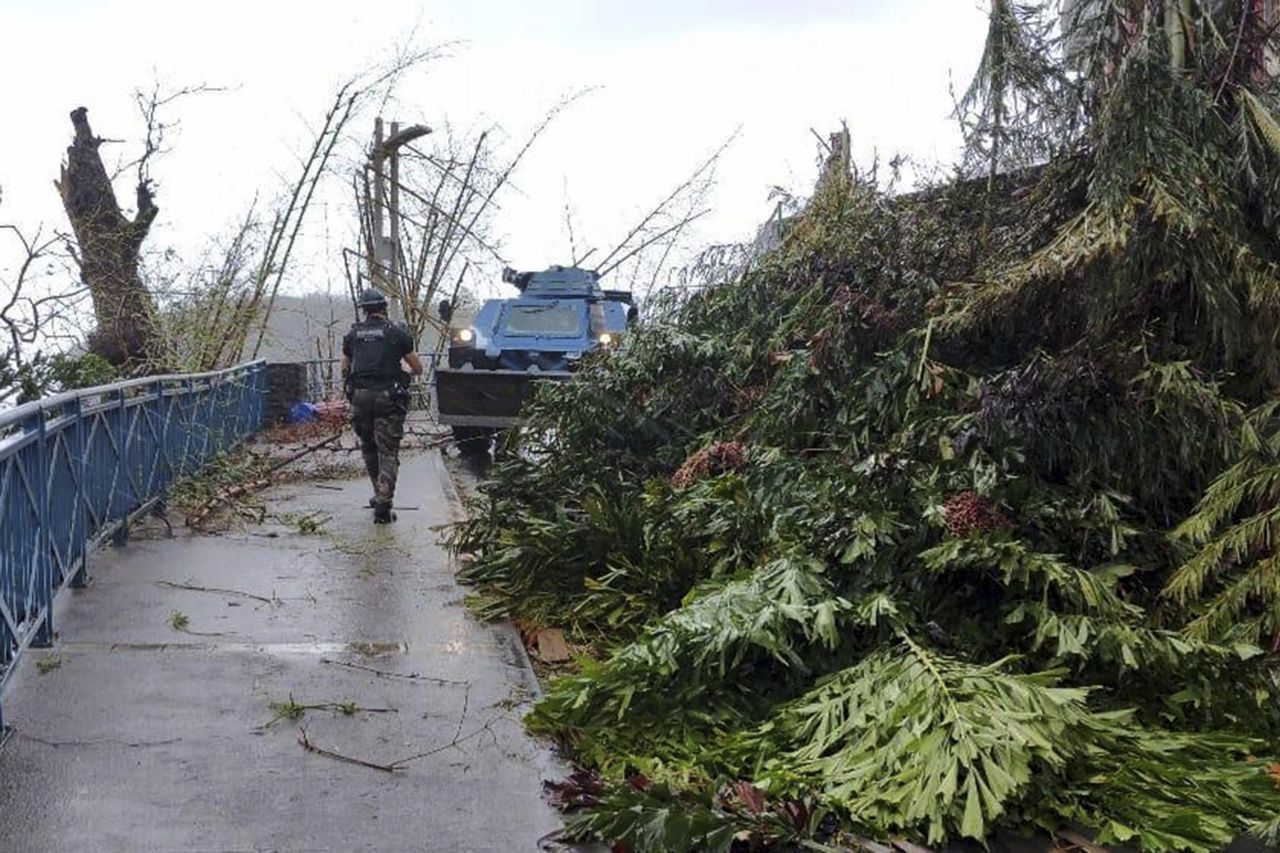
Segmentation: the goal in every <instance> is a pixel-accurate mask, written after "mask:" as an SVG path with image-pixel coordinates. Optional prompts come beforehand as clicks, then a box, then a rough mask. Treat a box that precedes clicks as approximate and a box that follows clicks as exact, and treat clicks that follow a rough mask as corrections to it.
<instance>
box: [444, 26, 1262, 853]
mask: <svg viewBox="0 0 1280 853" xmlns="http://www.w3.org/2000/svg"><path fill="white" fill-rule="evenodd" d="M996 5H997V6H998V7H999V8H1000V10H1003V11H1001V12H1000V14H1001V15H1002V16H1003V17H1002V18H1001V19H1000V21H998V22H996V23H998V24H999V25H1000V27H1002V28H1007V27H1010V26H1018V25H1019V23H1018V22H1019V21H1020V20H1024V19H1025V15H1026V14H1028V13H1027V10H1026V8H1024V7H1026V6H1027V4H1017V9H1016V10H1015V11H1016V14H1010V9H1011V8H1012V7H1013V6H1014V4H1012V3H999V4H996ZM1081 5H1088V4H1081ZM1162 5H1163V4H1158V3H1155V2H1151V3H1109V4H1095V6H1096V7H1097V8H1099V9H1100V8H1101V7H1102V6H1106V9H1105V10H1103V11H1101V12H1099V15H1098V16H1097V17H1096V18H1090V19H1089V27H1088V28H1087V29H1086V30H1085V31H1083V32H1085V33H1086V37H1087V39H1095V38H1096V40H1097V41H1087V43H1086V44H1085V45H1084V46H1083V47H1079V46H1078V49H1079V50H1080V51H1083V52H1082V53H1081V54H1080V62H1081V63H1084V64H1085V65H1087V66H1088V67H1090V68H1095V69H1097V70H1096V74H1095V76H1094V77H1090V78H1087V79H1084V80H1082V81H1081V85H1082V89H1081V91H1080V92H1079V97H1080V101H1079V105H1080V106H1079V109H1080V110H1082V111H1083V112H1082V113H1081V116H1080V117H1081V118H1082V121H1083V123H1082V124H1080V125H1079V126H1076V125H1074V124H1073V125H1072V127H1071V129H1070V131H1069V132H1070V134H1071V135H1070V137H1069V138H1060V139H1058V140H1057V141H1058V142H1060V143H1063V144H1062V145H1060V146H1049V148H1050V149H1052V151H1053V152H1054V153H1055V156H1054V157H1053V158H1052V159H1051V160H1050V161H1048V162H1047V163H1044V164H1042V165H1041V166H1038V167H1036V168H1034V169H1028V170H1024V171H1021V172H1012V171H1011V172H1000V171H999V170H994V171H993V170H992V169H991V164H992V163H993V162H996V161H997V160H998V161H999V162H1000V163H1004V162H1005V154H1002V153H1000V152H998V151H996V150H995V149H994V148H992V147H986V148H983V149H981V150H980V152H979V153H981V154H983V155H984V156H982V157H981V158H980V163H981V165H982V166H983V168H982V177H980V178H977V179H966V178H964V177H963V176H962V177H961V178H959V179H957V180H954V181H952V182H949V183H946V184H943V185H940V186H936V187H931V188H927V189H924V190H921V191H918V192H914V193H911V194H895V193H893V192H890V191H886V190H885V188H884V186H883V185H882V184H881V182H880V181H879V180H878V179H877V176H876V174H875V172H874V171H872V172H869V173H867V172H862V173H859V172H848V171H844V170H840V169H837V170H834V171H830V170H829V171H828V173H827V174H826V175H824V177H823V179H822V180H821V181H820V184H819V189H818V190H817V192H816V193H815V195H814V197H813V198H812V199H811V200H810V201H809V203H808V206H807V207H806V208H805V210H804V211H803V212H802V213H801V214H799V215H797V216H796V217H794V218H793V219H791V220H790V221H788V222H787V224H786V227H785V229H783V230H784V233H783V237H782V242H781V245H780V246H778V248H776V249H775V250H773V251H772V252H770V253H768V254H767V255H765V256H763V257H761V258H759V259H757V260H756V261H755V262H754V263H753V265H752V267H751V268H750V269H749V270H748V271H746V272H745V273H743V274H742V275H741V276H740V277H738V278H737V279H736V280H730V281H725V282H723V283H720V284H717V285H715V286H712V287H709V288H706V289H703V290H699V291H697V292H695V293H692V294H678V295H668V296H667V297H665V298H664V300H660V304H659V305H657V306H655V307H654V308H653V309H652V310H651V311H650V312H649V316H652V317H653V321H652V322H651V323H649V324H648V325H647V327H646V328H644V329H641V330H637V331H636V332H635V333H634V334H633V335H631V336H630V338H629V346H628V350H627V352H625V353H623V354H620V355H614V356H612V357H610V358H607V359H601V360H599V361H597V362H595V363H592V364H590V365H587V366H586V367H585V368H584V370H583V373H582V375H581V377H580V381H575V382H571V383H562V384H557V385H549V386H547V387H545V388H543V389H540V390H539V393H538V396H537V398H536V399H535V400H534V401H533V402H532V404H531V406H530V408H529V409H528V410H527V414H528V418H527V421H526V423H525V426H524V427H523V428H522V429H521V430H520V432H519V434H518V435H516V436H514V437H513V440H512V443H511V447H512V448H513V449H514V450H515V451H516V452H514V453H510V454H508V455H507V456H506V457H505V458H503V459H501V460H499V461H498V462H497V463H495V465H494V467H493V468H492V469H491V471H490V481H489V482H488V483H486V484H484V485H483V486H482V487H481V488H480V494H479V496H478V497H477V498H476V499H475V500H474V501H472V504H471V516H470V519H469V520H468V521H467V522H465V523H464V524H462V525H460V526H458V527H457V528H456V529H455V530H454V532H453V534H452V542H453V544H454V546H455V547H456V548H457V549H458V550H459V551H460V552H462V553H464V554H465V555H466V556H467V557H468V562H467V563H466V565H465V566H464V567H463V568H462V569H461V571H460V576H461V577H462V578H463V579H464V580H465V581H467V582H469V583H471V584H473V585H474V586H475V587H476V588H477V592H476V599H475V600H476V602H477V607H478V609H479V610H480V611H481V612H482V613H485V614H492V615H510V616H515V617H516V618H519V619H521V620H525V621H527V622H529V623H532V624H536V625H540V626H557V627H561V628H563V629H564V630H565V631H566V632H567V633H568V634H569V636H570V637H572V638H573V639H576V640H580V641H585V642H589V643H591V644H592V645H593V646H594V647H595V648H597V649H600V650H601V652H602V654H601V659H600V660H594V661H593V660H585V659H584V660H582V661H579V663H580V670H579V671H578V672H576V673H573V674H567V675H564V676H562V677H560V678H557V679H556V680H554V681H553V682H552V683H551V684H550V686H549V688H548V690H547V695H546V696H545V697H544V698H543V699H541V700H540V701H539V702H538V703H537V704H536V705H535V707H534V709H533V711H532V713H531V714H530V716H529V718H528V720H527V723H528V725H529V726H530V727H531V728H532V729H533V730H534V731H536V732H538V733H543V734H548V735H552V736H555V737H557V738H559V740H560V742H561V743H562V744H563V745H564V747H565V749H566V750H567V752H568V754H569V755H570V756H571V757H572V758H573V759H574V760H575V761H576V762H577V763H578V764H579V765H580V766H581V767H583V768H584V769H589V770H590V771H592V772H593V773H594V774H596V775H595V776H592V777H591V779H592V780H594V781H592V782H591V784H590V785H587V786H585V787H584V788H583V790H582V791H581V792H578V793H580V794H581V796H580V797H579V796H578V794H573V795H572V797H571V799H573V800H574V804H575V805H576V806H578V807H579V808H580V811H578V812H576V813H575V815H574V817H573V818H572V819H571V822H570V827H569V829H570V831H571V832H572V833H573V834H575V835H583V836H595V837H601V838H604V839H606V840H610V841H617V842H620V843H623V844H625V845H627V846H628V847H629V848H630V849H632V850H635V851H659V850H673V849H729V848H730V846H731V845H733V844H735V843H737V844H738V846H739V847H740V848H741V847H744V846H745V848H750V849H788V845H802V844H809V845H816V844H825V845H828V846H835V847H837V849H839V846H840V845H841V844H845V846H852V843H846V842H845V841H843V840H842V839H846V838H864V839H867V838H869V839H891V838H906V839H909V840H912V841H917V842H921V843H937V844H945V843H949V842H952V841H957V840H960V839H964V838H969V839H986V838H989V837H990V836H991V835H992V834H993V833H996V832H998V831H1001V830H1013V831H1037V830H1040V831H1047V832H1050V833H1053V832H1057V831H1059V830H1064V829H1069V828H1077V829H1078V828H1084V829H1085V830H1087V831H1088V835H1089V837H1090V838H1091V839H1092V840H1093V842H1096V843H1098V844H1111V843H1115V844H1129V845H1137V846H1140V847H1141V848H1143V849H1145V850H1152V851H1154V850H1194V851H1212V850H1218V849H1221V848H1222V847H1224V846H1225V845H1226V844H1227V843H1229V842H1230V841H1231V840H1232V839H1234V838H1236V837H1239V836H1243V835H1246V834H1250V833H1252V834H1254V835H1257V836H1260V837H1263V838H1269V839H1270V843H1274V842H1275V841H1276V838H1277V835H1280V822H1277V821H1276V819H1275V815H1276V814H1277V813H1280V786H1278V785H1277V784H1276V780H1275V778H1274V774H1272V773H1270V772H1269V771H1268V768H1270V767H1272V766H1274V764H1275V763H1276V762H1277V761H1278V760H1280V754H1278V749H1277V746H1276V744H1277V743H1278V742H1280V741H1278V740H1277V737H1278V736H1280V658H1278V657H1277V654H1278V653H1280V616H1278V615H1277V613H1278V611H1277V606H1280V594H1278V593H1277V591H1276V590H1277V588H1278V587H1277V578H1278V577H1280V546H1278V545H1277V542H1278V540H1280V515H1278V514H1277V511H1276V508H1275V505H1276V501H1277V499H1278V498H1280V485H1278V484H1280V456H1277V454H1280V429H1278V428H1277V420H1276V404H1275V401H1276V400H1277V399H1278V398H1280V237H1277V232H1276V230H1275V223H1276V222H1277V221H1280V217H1278V216H1277V213H1280V157H1277V156H1276V150H1275V146H1274V145H1273V144H1272V143H1273V142H1274V140H1272V136H1273V135H1274V134H1273V131H1274V127H1275V120H1274V118H1273V116H1274V115H1275V112H1274V109H1275V106H1274V103H1275V102H1274V101H1273V100H1272V98H1273V92H1274V91H1275V86H1274V83H1275V80H1274V79H1272V78H1271V77H1269V76H1266V75H1265V74H1263V73H1262V72H1261V71H1259V70H1258V67H1257V66H1256V65H1254V64H1252V62H1251V60H1248V57H1249V56H1252V55H1253V54H1252V53H1251V51H1253V48H1252V47H1250V46H1249V45H1251V44H1252V42H1251V41H1250V39H1251V38H1253V36H1251V35H1250V34H1249V33H1251V32H1252V30H1249V26H1251V25H1248V24H1247V21H1248V18H1247V16H1244V15H1241V7H1240V5H1239V4H1238V3H1225V4H1219V5H1221V6H1222V7H1224V11H1221V12H1220V13H1215V15H1218V18H1214V19H1213V20H1207V19H1205V18H1203V16H1201V13H1199V12H1197V13H1196V14H1195V15H1194V16H1193V19H1194V20H1192V21H1191V22H1190V23H1188V24H1187V26H1189V27H1190V28H1191V30H1190V31H1192V32H1193V33H1194V34H1195V35H1196V37H1197V39H1198V41H1196V49H1195V50H1194V51H1191V50H1183V51H1182V53H1181V54H1180V58H1177V57H1173V56H1171V48H1170V42H1169V39H1170V35H1169V31H1168V30H1167V29H1166V28H1165V26H1164V25H1163V23H1162V21H1161V13H1160V12H1159V9H1160V8H1161V7H1162ZM1139 6H1140V7H1142V9H1141V10H1138V7H1139ZM1250 8H1252V7H1250ZM1126 10H1127V11H1126ZM1135 10H1137V11H1135ZM1143 10H1145V11H1143ZM1130 12H1133V13H1134V14H1133V15H1132V16H1130V14H1129V13H1130ZM1242 20H1243V21H1246V23H1245V24H1239V23H1238V22H1239V21H1242ZM1235 27H1240V29H1239V30H1237V29H1233V28H1235ZM1214 28H1216V29H1217V30H1218V31H1222V32H1227V31H1230V32H1233V33H1234V32H1237V31H1239V32H1243V33H1244V35H1242V36H1241V38H1240V39H1239V41H1240V43H1241V45H1243V46H1241V47H1240V48H1239V49H1238V51H1236V52H1235V55H1234V58H1233V54H1232V51H1233V47H1232V45H1233V44H1234V42H1227V41H1226V40H1216V39H1215V38H1214V37H1213V29H1214ZM1246 30H1248V32H1246ZM992 32H993V33H994V34H995V35H997V36H999V38H1001V39H1002V40H1003V44H1004V45H1005V46H1006V48H1009V49H1012V48H1017V50H1018V51H1020V53H1019V55H1020V56H1022V58H1023V59H1027V56H1026V51H1025V50H1024V49H1023V48H1024V47H1025V45H1026V44H1029V43H1032V42H1029V41H1026V40H1025V39H1024V40H1023V41H1022V42H1015V41H1014V40H1011V39H1012V37H1013V34H1011V33H1009V32H1007V31H1003V32H998V31H997V28H993V31H992ZM1090 34H1091V35H1090ZM993 37H994V36H993ZM1267 37H1268V38H1269V35H1268V36H1267ZM1032 41H1034V39H1033V40H1032ZM1264 41H1265V39H1264ZM1019 45H1021V46H1019ZM1010 46H1012V48H1011V47H1010ZM1183 47H1184V48H1185V45H1183ZM1099 57H1101V58H1099ZM997 60H998V56H997V54H989V56H988V58H987V59H986V60H984V62H986V63H987V64H988V65H990V66H991V68H988V71H987V72H986V73H991V70H992V69H994V68H995V65H993V64H992V63H995V62H996V61H997ZM1244 66H1249V67H1250V68H1251V69H1252V70H1248V71H1246V70H1244ZM1059 70H1061V69H1059ZM1068 76H1070V75H1068ZM999 82H1000V81H999V80H996V81H994V83H993V86H994V84H996V83H999ZM1061 82H1062V81H1061V79H1059V80H1057V81H1056V82H1055V83H1054V84H1053V85H1054V86H1055V87H1057V86H1059V85H1060V84H1061ZM1014 88H1015V89H1018V90H1019V91H1028V92H1034V91H1035V90H1036V87H1035V86H1022V85H1019V86H1016V87H1014ZM997 90H998V87H994V88H993V87H986V88H983V87H979V89H978V90H975V91H978V92H979V94H980V95H981V96H982V97H995V96H997V95H996V94H995V93H996V92H997ZM1006 91H1012V90H1008V89H1006ZM1052 91H1053V92H1054V93H1057V94H1061V90H1060V89H1058V88H1053V89H1052ZM984 93H985V94H984ZM1014 108H1015V104H1014V103H1013V102H1012V101H1010V102H1007V103H1005V104H1004V105H1003V106H1002V107H1001V108H1000V109H1001V111H1006V110H1013V109H1014ZM987 115H988V118H989V120H988V121H986V122H985V124H984V123H980V124H978V125H976V126H975V128H976V130H975V132H981V131H982V128H983V127H985V128H986V129H987V131H988V132H996V128H994V127H992V126H991V125H992V122H994V120H995V117H996V113H995V112H988V113H987ZM1000 115H1001V117H1000V124H1001V128H1002V130H1000V132H1001V133H1005V134H1006V136H1005V137H1004V144H1005V145H1008V144H1010V140H1009V137H1008V136H1007V134H1008V133H1009V132H1011V130H1010V129H1011V128H1015V127H1018V126H1019V125H1017V124H1016V123H1015V122H1013V121H1012V115H1011V113H1009V112H1001V114H1000ZM1037 126H1038V127H1039V128H1040V129H1042V130H1043V129H1045V128H1047V127H1048V126H1049V125H1048V124H1044V123H1041V124H1039V125H1037ZM1021 127H1023V128H1024V129H1025V128H1026V127H1027V125H1025V124H1024V125H1021ZM1064 132H1065V131H1064ZM1068 143H1069V144H1068ZM1037 144H1038V143H1037ZM1002 150H1004V151H1005V152H1006V153H1008V149H1007V148H1006V149H1002ZM1046 150H1047V149H1046ZM583 778H585V777H583ZM587 788H590V790H587ZM727 792H728V793H727ZM753 792H754V793H753ZM566 794H568V792H566Z"/></svg>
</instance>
